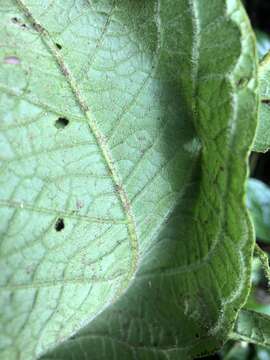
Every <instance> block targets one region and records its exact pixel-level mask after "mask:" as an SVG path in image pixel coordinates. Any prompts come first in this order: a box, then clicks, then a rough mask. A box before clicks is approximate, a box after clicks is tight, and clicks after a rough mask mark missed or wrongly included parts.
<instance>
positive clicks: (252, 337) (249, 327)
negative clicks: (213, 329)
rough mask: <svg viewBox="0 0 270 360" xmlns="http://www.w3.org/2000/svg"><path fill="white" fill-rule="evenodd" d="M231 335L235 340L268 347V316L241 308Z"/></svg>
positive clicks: (269, 338) (269, 342) (269, 330)
mask: <svg viewBox="0 0 270 360" xmlns="http://www.w3.org/2000/svg"><path fill="white" fill-rule="evenodd" d="M231 337H232V338H233V339H235V340H242V341H246V342H250V343H253V344H257V345H261V346H265V347H270V316H269V315H265V314H261V313H257V312H256V311H251V310H245V309H242V310H241V311H240V313H239V316H238V318H237V321H236V324H235V328H234V331H233V333H232V336H231Z"/></svg>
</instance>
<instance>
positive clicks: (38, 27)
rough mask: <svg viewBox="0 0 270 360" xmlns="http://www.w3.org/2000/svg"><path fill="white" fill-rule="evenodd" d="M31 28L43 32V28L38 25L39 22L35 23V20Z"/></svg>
mask: <svg viewBox="0 0 270 360" xmlns="http://www.w3.org/2000/svg"><path fill="white" fill-rule="evenodd" d="M33 28H34V29H35V30H36V31H37V32H39V33H43V32H44V29H43V27H42V26H41V25H40V24H37V23H36V22H34V23H33Z"/></svg>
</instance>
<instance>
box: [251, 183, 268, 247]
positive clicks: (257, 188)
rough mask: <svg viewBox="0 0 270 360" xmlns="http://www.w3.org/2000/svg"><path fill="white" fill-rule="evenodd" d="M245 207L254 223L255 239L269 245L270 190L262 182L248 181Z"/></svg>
mask: <svg viewBox="0 0 270 360" xmlns="http://www.w3.org/2000/svg"><path fill="white" fill-rule="evenodd" d="M247 199H248V201H247V205H248V208H249V210H250V211H251V215H252V219H253V221H254V225H255V230H256V237H257V238H258V239H260V240H262V241H264V242H265V243H268V244H269V243H270V189H269V187H268V186H267V185H266V184H264V183H263V182H262V181H260V180H257V179H249V182H248V192H247Z"/></svg>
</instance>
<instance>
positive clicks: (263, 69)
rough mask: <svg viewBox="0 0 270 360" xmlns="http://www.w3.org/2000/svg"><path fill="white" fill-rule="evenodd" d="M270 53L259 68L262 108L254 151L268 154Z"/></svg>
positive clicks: (269, 136) (269, 139) (260, 109)
mask: <svg viewBox="0 0 270 360" xmlns="http://www.w3.org/2000/svg"><path fill="white" fill-rule="evenodd" d="M269 84H270V53H269V52H268V53H267V54H266V55H265V56H264V57H263V59H262V60H261V62H260V66H259V93H260V107H259V112H258V114H259V115H258V118H259V119H258V127H257V131H256V137H255V141H254V144H253V149H252V150H253V151H256V152H263V153H265V152H267V151H268V150H269V148H270V86H269Z"/></svg>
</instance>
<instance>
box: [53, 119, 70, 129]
mask: <svg viewBox="0 0 270 360" xmlns="http://www.w3.org/2000/svg"><path fill="white" fill-rule="evenodd" d="M68 123H69V120H68V119H67V118H65V117H59V118H58V119H57V120H56V121H55V127H56V128H57V129H64V128H65V127H66V126H67V125H68Z"/></svg>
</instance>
